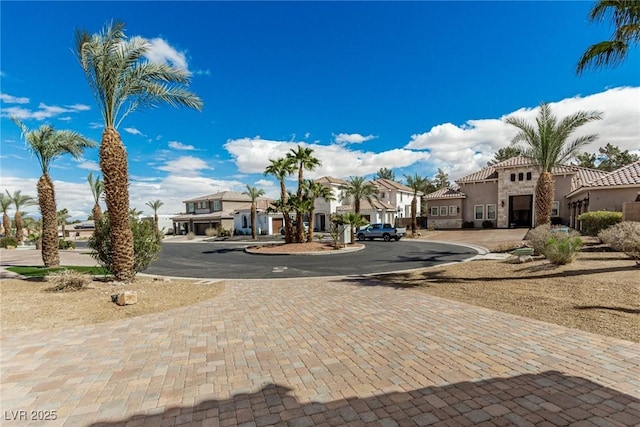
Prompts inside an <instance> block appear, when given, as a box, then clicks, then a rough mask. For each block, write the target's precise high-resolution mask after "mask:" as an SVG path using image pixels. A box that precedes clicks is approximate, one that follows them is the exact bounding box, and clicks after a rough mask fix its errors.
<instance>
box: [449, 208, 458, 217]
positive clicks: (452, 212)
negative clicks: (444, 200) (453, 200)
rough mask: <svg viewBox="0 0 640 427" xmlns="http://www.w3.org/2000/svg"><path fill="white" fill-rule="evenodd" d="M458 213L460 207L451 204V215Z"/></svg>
mask: <svg viewBox="0 0 640 427" xmlns="http://www.w3.org/2000/svg"><path fill="white" fill-rule="evenodd" d="M456 215H458V207H457V206H449V216H456Z"/></svg>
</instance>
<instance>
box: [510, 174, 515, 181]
mask: <svg viewBox="0 0 640 427" xmlns="http://www.w3.org/2000/svg"><path fill="white" fill-rule="evenodd" d="M515 180H516V174H515V173H512V174H511V181H515Z"/></svg>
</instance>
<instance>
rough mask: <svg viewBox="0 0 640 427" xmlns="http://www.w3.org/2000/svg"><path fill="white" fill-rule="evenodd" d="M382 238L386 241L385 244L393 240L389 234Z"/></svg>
mask: <svg viewBox="0 0 640 427" xmlns="http://www.w3.org/2000/svg"><path fill="white" fill-rule="evenodd" d="M382 238H383V239H384V241H385V242H388V241H389V240H391V236H390V235H389V234H385V235H383V236H382Z"/></svg>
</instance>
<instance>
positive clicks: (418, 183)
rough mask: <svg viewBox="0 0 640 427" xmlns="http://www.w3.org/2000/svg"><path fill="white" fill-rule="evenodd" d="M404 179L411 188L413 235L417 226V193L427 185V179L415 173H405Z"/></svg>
mask: <svg viewBox="0 0 640 427" xmlns="http://www.w3.org/2000/svg"><path fill="white" fill-rule="evenodd" d="M404 179H406V180H407V187H409V188H411V189H412V190H413V199H411V235H412V236H414V235H415V233H416V229H417V228H418V221H417V211H418V193H419V192H421V191H422V189H423V188H424V187H425V186H426V185H427V183H428V182H429V179H428V178H424V177H421V176H420V175H418V174H417V173H416V174H414V175H413V176H409V175H405V176H404Z"/></svg>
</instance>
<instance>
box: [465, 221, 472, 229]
mask: <svg viewBox="0 0 640 427" xmlns="http://www.w3.org/2000/svg"><path fill="white" fill-rule="evenodd" d="M473 227H475V224H474V223H473V221H465V222H463V223H462V228H473Z"/></svg>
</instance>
